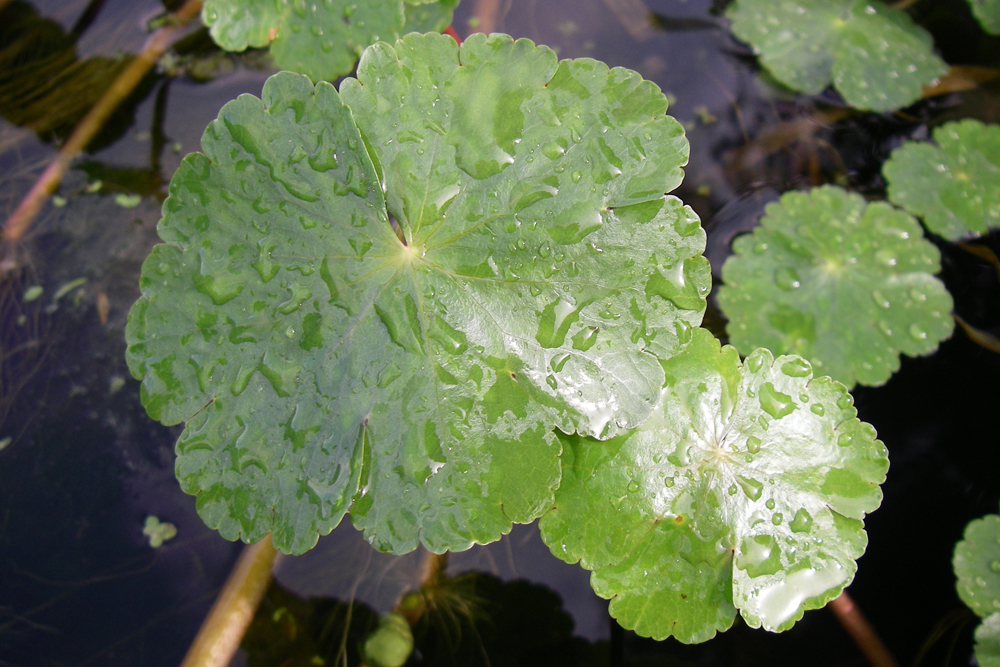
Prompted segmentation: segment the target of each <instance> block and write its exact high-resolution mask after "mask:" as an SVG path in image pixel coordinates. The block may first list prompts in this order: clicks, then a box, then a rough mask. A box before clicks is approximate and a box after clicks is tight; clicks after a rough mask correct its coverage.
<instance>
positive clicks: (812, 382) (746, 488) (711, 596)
mask: <svg viewBox="0 0 1000 667" xmlns="http://www.w3.org/2000/svg"><path fill="white" fill-rule="evenodd" d="M663 366H664V369H665V371H666V383H665V386H664V390H663V395H662V399H661V402H660V404H659V406H658V408H657V411H656V413H654V415H653V417H651V418H650V419H649V421H647V422H646V423H645V424H643V425H642V426H640V427H639V428H638V429H636V430H635V431H633V432H630V433H626V434H623V435H620V436H618V437H616V438H613V439H611V440H608V441H606V442H596V441H593V440H590V439H586V438H581V437H578V436H566V437H564V438H563V439H564V442H565V444H564V450H565V451H564V454H563V481H562V484H561V486H560V488H559V490H558V492H557V493H556V503H555V507H554V509H552V510H551V511H550V512H549V513H547V514H546V515H545V516H544V517H543V518H542V521H541V529H542V536H543V538H544V539H545V541H546V543H547V544H548V545H549V547H550V548H551V549H552V551H553V553H554V554H556V555H557V556H559V557H560V558H563V559H564V560H566V561H568V562H576V561H580V563H581V565H583V567H585V568H587V569H589V570H592V571H593V576H592V579H591V583H592V585H593V587H594V589H595V590H596V591H597V593H598V594H599V595H601V596H602V597H605V598H608V599H611V607H610V610H611V614H612V615H613V616H614V617H615V618H616V619H618V621H619V623H621V624H622V625H623V626H625V627H626V628H629V629H634V630H635V631H636V632H637V633H639V634H641V635H644V636H650V637H653V638H656V639H662V638H665V637H668V636H671V635H672V636H674V637H676V638H677V639H679V640H680V641H683V642H700V641H705V640H707V639H710V638H711V637H712V636H714V635H715V633H716V632H718V631H723V630H725V629H727V628H728V627H729V626H730V625H731V624H732V622H733V619H734V617H735V614H736V612H737V610H738V611H739V612H740V613H741V614H742V616H743V618H744V620H745V621H746V622H747V623H748V624H749V625H750V626H752V627H760V626H763V627H765V628H767V629H768V630H773V631H781V630H786V629H788V628H789V627H791V626H792V625H793V624H794V623H795V621H797V620H798V619H799V618H801V616H802V613H803V611H804V610H807V609H815V608H818V607H821V606H823V605H824V604H825V603H826V602H828V601H829V600H831V599H833V598H834V597H836V596H837V595H838V594H839V593H840V591H841V590H842V589H843V587H844V586H846V585H847V584H848V583H850V581H851V579H852V578H853V576H854V572H855V570H856V563H855V559H857V558H858V557H859V556H860V555H861V554H862V553H863V552H864V549H865V545H866V543H867V538H866V536H865V533H864V525H863V523H862V519H863V518H864V516H865V514H866V513H868V512H871V511H873V510H874V509H876V508H877V507H878V505H879V503H880V502H881V498H882V495H881V492H880V490H879V484H881V483H882V482H883V481H884V479H885V473H886V470H887V468H888V459H887V458H886V456H887V454H886V449H885V447H884V446H883V445H882V443H881V442H880V441H878V440H876V439H875V438H876V436H875V430H874V429H873V428H872V427H871V426H870V425H869V424H866V423H863V422H860V421H859V420H858V419H857V418H856V414H857V413H856V411H855V409H854V408H853V401H852V399H851V396H850V395H849V394H848V393H847V391H846V389H845V388H844V386H843V385H841V384H839V383H837V382H833V381H831V380H830V379H829V378H818V379H813V377H812V369H811V368H810V366H809V364H808V363H807V362H806V361H805V360H803V359H801V358H799V357H794V356H784V357H778V358H777V359H774V358H773V357H772V356H771V354H770V353H769V352H767V351H766V350H757V351H755V352H753V353H752V354H751V355H750V356H749V357H748V358H747V359H746V361H745V362H744V363H743V364H742V365H741V364H740V360H739V355H738V353H737V352H736V350H735V348H732V347H729V346H726V347H724V348H721V350H720V346H719V343H718V342H717V341H716V340H715V339H714V338H713V337H712V336H711V335H710V334H709V333H708V332H707V331H704V330H701V329H699V330H698V331H697V332H696V333H695V334H694V337H693V340H692V342H691V343H690V344H689V345H688V347H687V348H685V350H684V351H683V352H682V353H680V354H679V355H677V356H675V357H674V358H672V359H671V360H669V361H666V362H664V364H663Z"/></svg>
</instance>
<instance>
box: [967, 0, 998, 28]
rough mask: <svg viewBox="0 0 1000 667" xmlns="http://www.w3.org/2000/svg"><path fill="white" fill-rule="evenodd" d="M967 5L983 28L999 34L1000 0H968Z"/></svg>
mask: <svg viewBox="0 0 1000 667" xmlns="http://www.w3.org/2000/svg"><path fill="white" fill-rule="evenodd" d="M969 5H971V6H972V13H973V14H975V15H976V18H977V19H978V20H979V25H981V26H982V27H983V30H985V31H986V32H988V33H990V34H991V35H1000V0H969Z"/></svg>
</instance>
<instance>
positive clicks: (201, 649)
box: [181, 535, 277, 667]
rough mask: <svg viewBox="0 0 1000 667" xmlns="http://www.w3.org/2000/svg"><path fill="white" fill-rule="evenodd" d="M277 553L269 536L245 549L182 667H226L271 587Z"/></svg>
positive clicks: (202, 625)
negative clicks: (272, 569) (272, 570)
mask: <svg viewBox="0 0 1000 667" xmlns="http://www.w3.org/2000/svg"><path fill="white" fill-rule="evenodd" d="M276 556H277V551H275V549H274V545H273V544H271V536H270V535H268V536H267V537H265V538H264V539H262V540H261V541H260V542H258V543H257V544H251V545H249V546H247V547H244V549H243V553H241V554H240V558H239V560H237V561H236V567H234V568H233V571H232V573H230V575H229V579H227V580H226V585H225V586H224V587H223V588H222V593H220V594H219V598H218V599H217V600H216V601H215V604H214V605H212V609H211V611H209V612H208V618H206V619H205V622H204V623H202V624H201V629H200V630H199V631H198V636H197V637H195V638H194V643H192V644H191V648H189V649H188V652H187V655H186V656H185V657H184V662H182V663H181V667H226V665H228V664H229V662H230V661H231V660H232V658H233V655H235V653H236V649H238V648H239V646H240V641H241V640H242V639H243V634H244V633H245V632H246V630H247V627H249V625H250V621H252V620H253V617H254V614H255V613H256V612H257V607H259V606H260V601H261V599H262V598H263V597H264V593H265V592H266V591H267V587H268V585H269V584H270V583H271V568H272V567H273V566H274V560H275V557H276Z"/></svg>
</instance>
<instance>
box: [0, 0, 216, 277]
mask: <svg viewBox="0 0 1000 667" xmlns="http://www.w3.org/2000/svg"><path fill="white" fill-rule="evenodd" d="M2 4H3V0H0V6H2ZM200 11H201V0H187V2H185V3H184V4H183V5H182V6H181V7H180V9H178V10H177V11H176V12H174V13H173V15H172V16H171V18H170V20H169V21H167V23H166V24H165V25H164V26H163V27H162V28H159V29H157V30H156V32H154V33H153V34H152V35H150V36H149V39H147V40H146V44H145V46H143V49H142V52H141V53H139V55H138V56H136V58H135V60H133V61H132V62H131V63H130V64H129V66H128V67H126V68H125V69H124V70H123V71H122V73H121V74H119V75H118V78H116V79H115V80H114V81H113V82H112V83H111V86H110V87H109V88H108V89H107V90H106V91H105V92H104V95H102V96H101V99H99V100H98V101H97V104H95V105H94V107H93V108H92V109H91V110H90V111H89V112H88V113H87V115H86V116H84V117H83V120H81V121H80V124H79V125H77V126H76V129H75V130H73V134H71V135H70V137H69V139H67V140H66V143H65V144H63V146H62V148H60V149H59V152H58V153H57V154H56V156H55V157H54V158H53V159H52V162H50V163H49V166H48V167H47V168H46V169H45V171H44V172H43V173H42V175H41V176H40V177H39V178H38V180H37V181H35V184H34V185H33V186H32V188H31V190H29V191H28V194H27V195H25V197H24V199H22V200H21V203H20V204H19V205H18V207H17V209H16V210H15V211H14V213H13V214H12V215H11V216H10V218H8V219H7V222H5V223H4V225H3V240H2V242H3V246H2V251H0V252H2V254H0V276H2V275H4V274H6V273H9V272H10V271H13V270H14V269H16V268H17V261H16V259H15V252H16V250H17V244H18V243H19V242H20V241H21V239H22V238H23V237H24V235H25V233H26V232H27V231H28V229H29V228H30V227H31V223H32V222H33V221H34V219H35V217H36V216H37V215H38V213H39V211H41V210H42V206H43V205H44V204H45V202H46V200H48V198H49V196H50V195H51V194H52V193H53V192H55V191H56V189H57V188H58V187H59V184H60V183H61V182H62V179H63V176H65V175H66V172H67V171H68V170H69V167H70V164H71V163H72V162H73V159H74V158H76V156H77V155H79V154H80V152H81V151H83V149H85V148H86V147H87V144H89V143H90V141H91V139H93V138H94V135H96V134H97V133H98V132H100V130H101V128H103V127H104V124H105V123H106V122H107V121H108V118H110V117H111V114H113V113H114V112H115V110H116V109H117V108H118V106H119V105H120V104H121V103H122V102H123V101H124V100H125V98H127V97H128V96H129V95H131V94H132V91H133V90H135V88H136V86H138V85H139V82H140V81H142V79H143V78H144V77H145V76H146V74H147V73H148V72H149V70H150V69H152V68H153V65H155V64H156V61H157V60H159V59H160V56H162V55H163V53H164V52H165V51H166V50H167V48H168V47H169V46H170V45H171V44H172V43H173V40H174V37H175V35H176V33H177V31H178V30H179V29H180V28H181V27H182V26H183V25H184V24H186V23H188V22H189V21H191V20H192V19H193V18H195V17H196V16H198V13H199V12H200Z"/></svg>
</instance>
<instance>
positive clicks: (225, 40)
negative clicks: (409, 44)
mask: <svg viewBox="0 0 1000 667" xmlns="http://www.w3.org/2000/svg"><path fill="white" fill-rule="evenodd" d="M457 5H458V0H365V1H364V2H358V0H323V2H315V3H307V2H302V1H301V0H297V1H296V2H279V1H277V0H267V1H264V2H261V1H259V0H206V1H205V6H204V9H203V10H202V15H201V16H202V21H203V22H204V24H205V25H206V26H208V28H209V32H210V33H211V35H212V39H213V40H215V43H216V44H218V45H219V46H221V47H222V48H223V49H225V50H227V51H243V50H244V49H246V48H247V47H251V46H252V47H262V46H268V47H270V50H271V55H272V56H274V61H275V63H277V65H278V67H280V68H281V69H285V70H291V71H293V72H300V73H302V74H306V75H308V76H309V77H310V78H311V79H312V80H313V81H324V80H327V81H333V80H334V79H336V78H337V77H338V76H341V75H343V74H347V73H348V72H350V71H351V70H352V69H354V65H355V63H357V61H358V56H360V55H361V52H362V51H363V50H364V49H365V47H366V46H368V45H369V44H373V43H375V42H377V41H379V40H386V41H391V40H394V39H396V38H397V37H398V36H400V35H404V34H406V33H409V32H415V31H416V32H428V31H432V30H434V31H440V30H444V29H445V28H446V27H447V26H448V25H449V24H450V23H451V15H452V12H453V11H454V9H455V7H456V6H457Z"/></svg>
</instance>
